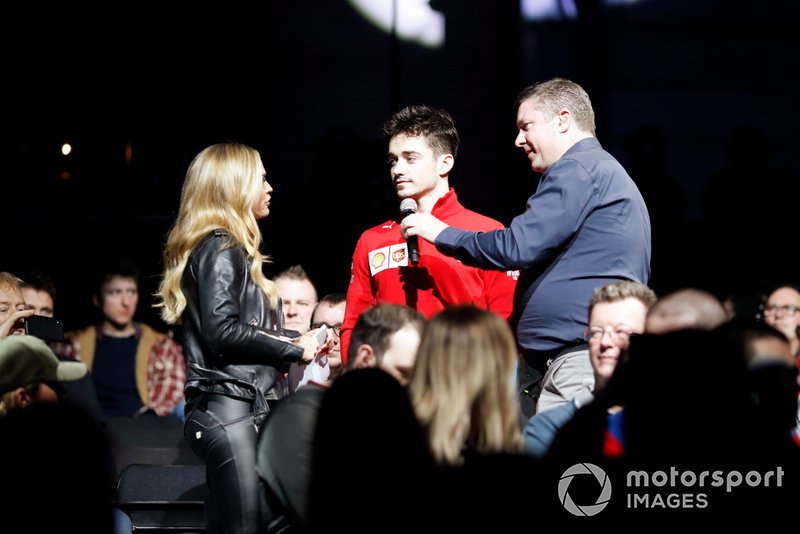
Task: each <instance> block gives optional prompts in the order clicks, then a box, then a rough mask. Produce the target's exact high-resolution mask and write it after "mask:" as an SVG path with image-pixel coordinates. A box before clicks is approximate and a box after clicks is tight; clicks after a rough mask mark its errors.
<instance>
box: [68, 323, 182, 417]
mask: <svg viewBox="0 0 800 534" xmlns="http://www.w3.org/2000/svg"><path fill="white" fill-rule="evenodd" d="M134 327H135V329H136V334H135V337H136V340H137V341H138V344H137V349H136V386H137V389H138V390H139V396H140V397H142V404H143V408H142V411H144V410H148V409H149V410H153V411H154V412H155V413H156V414H158V415H169V414H171V413H172V412H173V410H175V407H176V406H177V405H178V403H179V402H180V401H182V400H183V399H184V396H183V388H184V385H185V384H186V362H185V360H184V358H183V347H182V346H181V344H180V343H178V342H177V341H175V340H174V339H173V338H172V337H171V334H169V335H168V334H162V333H160V332H157V331H155V330H154V329H152V328H150V327H149V326H147V325H146V324H142V323H137V324H135V325H134ZM65 337H66V338H67V339H66V341H64V342H61V343H56V344H54V347H53V349H54V350H55V352H56V353H57V354H58V355H59V356H60V357H61V358H66V359H72V360H77V361H82V362H83V363H85V364H86V366H87V367H89V369H91V368H92V363H93V360H94V348H95V345H96V343H97V340H99V339H102V337H103V333H102V331H101V329H100V328H97V327H94V326H90V327H89V328H86V329H83V330H80V331H76V332H68V333H67V334H65ZM144 351H146V353H145V352H144ZM145 354H146V358H147V360H146V363H144V365H145V367H142V365H143V362H140V359H141V358H143V357H144V356H145Z"/></svg>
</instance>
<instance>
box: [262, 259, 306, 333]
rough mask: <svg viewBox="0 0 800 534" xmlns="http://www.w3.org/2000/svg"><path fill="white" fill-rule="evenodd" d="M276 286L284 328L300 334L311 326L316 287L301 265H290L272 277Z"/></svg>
mask: <svg viewBox="0 0 800 534" xmlns="http://www.w3.org/2000/svg"><path fill="white" fill-rule="evenodd" d="M272 281H273V282H274V283H275V285H276V286H277V288H278V294H279V295H280V297H281V305H282V306H283V316H284V318H285V320H286V325H285V326H286V328H287V329H289V330H296V331H298V332H300V333H301V334H304V333H305V332H308V329H309V328H311V314H312V313H314V307H315V306H316V305H317V289H316V288H315V287H314V283H313V282H312V281H311V278H309V276H308V274H307V273H306V271H305V270H304V269H303V267H302V266H301V265H292V266H291V267H289V268H288V269H285V270H283V271H281V272H279V273H278V274H276V275H275V277H274V278H273V279H272Z"/></svg>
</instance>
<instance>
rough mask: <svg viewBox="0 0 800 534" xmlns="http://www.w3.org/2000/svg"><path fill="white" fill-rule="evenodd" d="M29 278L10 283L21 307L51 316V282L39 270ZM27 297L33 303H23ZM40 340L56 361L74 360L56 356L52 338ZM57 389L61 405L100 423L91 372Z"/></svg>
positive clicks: (54, 342)
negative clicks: (17, 290)
mask: <svg viewBox="0 0 800 534" xmlns="http://www.w3.org/2000/svg"><path fill="white" fill-rule="evenodd" d="M32 276H34V278H32V280H33V282H29V281H28V280H22V279H19V278H18V279H16V282H13V283H15V284H16V285H17V288H18V289H19V291H20V294H21V295H23V298H24V300H25V307H26V308H27V309H29V310H33V311H34V315H42V314H43V316H44V317H54V315H53V310H54V309H55V295H56V287H55V284H54V283H53V281H52V279H50V278H49V277H47V276H46V275H44V274H42V273H41V271H35V272H34V274H33V275H32ZM28 298H32V299H33V300H32V301H30V302H29V301H28V300H27V299H28ZM40 312H41V313H40ZM26 320H27V319H26ZM62 339H63V338H62ZM42 341H45V342H46V343H47V345H48V346H49V347H50V349H51V351H53V353H54V354H55V356H56V357H58V359H59V360H62V361H66V362H70V361H75V360H74V358H70V357H65V356H62V355H60V354H58V353H57V349H58V347H59V343H58V341H56V340H53V339H43V340H42ZM60 388H61V393H62V395H61V400H62V401H63V402H66V403H71V404H74V405H76V406H78V407H79V408H81V409H83V410H85V411H86V412H87V413H88V414H89V415H90V416H92V417H93V418H94V419H95V421H98V422H101V421H102V420H103V414H102V410H101V409H100V403H99V401H98V398H97V391H96V390H95V387H94V380H93V379H92V374H91V373H86V375H85V376H83V377H82V378H80V379H79V380H71V381H69V382H64V383H63V384H61V386H60Z"/></svg>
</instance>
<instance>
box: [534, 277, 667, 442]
mask: <svg viewBox="0 0 800 534" xmlns="http://www.w3.org/2000/svg"><path fill="white" fill-rule="evenodd" d="M655 302H656V294H655V293H654V292H653V290H652V289H650V288H649V287H647V286H646V285H644V284H640V283H639V282H630V281H627V280H626V281H622V282H613V283H610V284H605V285H602V286H600V287H598V288H597V289H595V290H594V293H593V294H592V299H591V300H590V301H589V328H588V330H587V331H586V339H587V341H588V342H589V359H590V361H591V364H592V369H593V370H594V383H593V384H587V386H588V387H587V389H586V390H585V391H582V392H579V393H578V394H577V395H576V396H575V397H574V398H573V399H572V401H570V402H569V403H567V404H563V405H561V406H557V407H555V408H552V409H550V410H545V411H543V412H539V413H537V414H535V415H534V416H533V417H531V419H530V421H529V422H528V424H527V425H526V426H525V429H524V433H523V435H524V438H525V445H526V448H527V451H528V453H529V454H531V455H533V456H535V457H537V458H542V457H544V456H545V455H546V453H547V451H548V449H549V448H550V445H551V443H552V442H553V439H554V438H555V435H556V433H557V432H558V430H559V429H560V428H561V427H562V426H564V424H565V423H566V422H567V421H569V420H570V419H571V418H572V417H573V416H574V415H575V412H576V411H578V409H579V408H580V407H581V406H584V405H586V404H588V403H589V402H591V401H592V399H593V398H594V394H595V393H599V392H601V391H603V389H605V387H606V385H607V384H608V381H609V380H610V379H611V375H612V374H613V373H614V370H615V369H616V367H617V362H619V361H620V360H621V359H622V358H624V353H625V351H626V350H627V348H628V344H629V342H630V338H631V336H632V335H638V334H642V333H644V329H645V320H646V318H647V312H648V310H649V309H650V308H651V307H652V306H653V304H655ZM618 409H619V407H616V406H615V407H613V408H612V410H618Z"/></svg>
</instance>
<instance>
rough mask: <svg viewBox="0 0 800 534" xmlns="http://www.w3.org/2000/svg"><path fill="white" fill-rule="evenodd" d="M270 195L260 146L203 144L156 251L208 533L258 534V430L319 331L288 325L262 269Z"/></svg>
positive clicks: (313, 350) (312, 350) (312, 349)
mask: <svg viewBox="0 0 800 534" xmlns="http://www.w3.org/2000/svg"><path fill="white" fill-rule="evenodd" d="M271 193H272V186H271V185H270V184H269V182H267V178H266V171H265V170H264V164H263V163H262V161H261V155H260V154H259V152H258V151H257V150H255V149H254V148H251V147H249V146H246V145H243V144H240V143H234V142H226V143H220V144H215V145H211V146H209V147H207V148H205V149H204V150H202V151H201V152H200V153H199V154H197V155H196V156H195V158H194V159H193V160H192V162H191V163H190V164H189V168H188V170H187V172H186V178H185V181H184V183H183V189H182V192H181V201H180V206H179V208H178V215H177V218H176V220H175V223H174V224H173V226H172V228H171V229H170V231H169V233H168V236H167V242H166V247H165V249H164V273H163V278H162V280H161V284H160V287H159V291H158V297H159V302H157V304H156V305H157V306H158V307H159V308H160V309H161V316H162V317H163V319H164V320H165V321H166V322H167V323H168V324H179V323H180V325H181V326H182V331H183V335H184V356H185V358H186V363H187V365H186V367H187V379H186V387H185V396H186V424H185V427H184V433H185V435H186V437H187V438H188V439H189V442H190V446H191V448H192V450H193V451H194V452H195V454H197V455H198V456H199V457H200V458H201V459H202V460H203V461H204V462H205V465H206V480H207V483H208V493H207V496H206V501H205V512H206V528H207V530H208V531H209V532H226V533H229V534H238V533H256V532H258V531H259V529H260V527H261V521H260V517H259V516H260V512H259V502H258V499H259V497H258V494H259V492H258V476H257V474H256V469H255V465H256V443H257V436H258V430H259V428H260V427H261V425H262V424H263V423H264V420H265V419H266V416H267V414H268V413H269V411H270V406H269V405H270V403H271V402H274V401H277V400H279V399H281V398H283V397H285V396H286V394H287V388H286V383H285V379H284V373H285V372H286V371H287V370H288V368H289V364H290V363H292V362H298V361H304V362H310V361H312V360H313V358H314V356H315V355H316V354H317V353H318V352H319V351H320V349H321V346H320V343H318V342H317V340H316V339H315V338H314V334H316V331H315V330H309V331H308V332H306V333H304V334H300V333H299V332H296V331H291V330H286V329H285V328H284V317H283V312H282V309H281V308H282V306H281V299H280V296H279V294H278V289H277V288H276V286H275V284H274V283H273V282H272V281H271V280H269V279H267V278H266V277H265V276H264V274H263V272H262V267H263V263H264V261H265V258H264V256H263V255H262V253H261V252H260V250H259V246H260V245H261V242H262V237H261V230H260V228H259V226H258V220H259V219H262V218H264V217H266V216H267V215H269V212H270V201H271Z"/></svg>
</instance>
